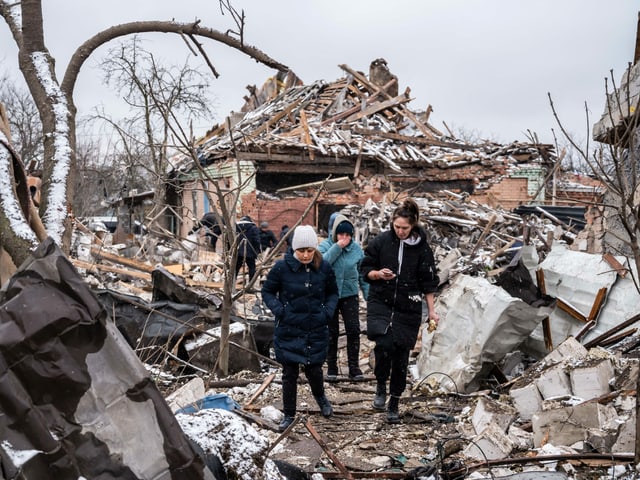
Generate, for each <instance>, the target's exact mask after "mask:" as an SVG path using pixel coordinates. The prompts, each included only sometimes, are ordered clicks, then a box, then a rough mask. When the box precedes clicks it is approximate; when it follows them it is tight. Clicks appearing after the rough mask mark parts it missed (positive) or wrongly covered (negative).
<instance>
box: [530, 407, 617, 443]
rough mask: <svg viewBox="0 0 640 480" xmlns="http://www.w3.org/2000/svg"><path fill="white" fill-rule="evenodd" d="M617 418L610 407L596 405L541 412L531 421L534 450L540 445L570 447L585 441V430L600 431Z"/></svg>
mask: <svg viewBox="0 0 640 480" xmlns="http://www.w3.org/2000/svg"><path fill="white" fill-rule="evenodd" d="M616 415H617V414H616V411H615V409H614V408H613V407H611V406H609V405H600V404H598V403H596V402H588V403H581V404H579V405H575V406H567V407H560V408H556V409H553V410H544V411H540V412H537V413H536V414H534V415H533V417H532V418H531V425H532V427H533V439H534V442H535V445H536V447H539V446H541V445H542V444H543V443H544V444H546V443H551V444H553V445H556V446H558V445H573V444H574V443H576V442H579V441H582V440H584V435H585V431H586V430H587V429H589V428H596V429H601V428H602V427H603V426H604V425H605V424H606V423H607V422H608V421H610V420H611V419H614V418H615V417H616Z"/></svg>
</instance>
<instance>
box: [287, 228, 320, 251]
mask: <svg viewBox="0 0 640 480" xmlns="http://www.w3.org/2000/svg"><path fill="white" fill-rule="evenodd" d="M317 247H318V236H317V235H316V231H315V230H314V229H313V227H312V226H311V225H298V226H297V227H296V229H295V230H294V232H293V240H291V248H293V249H294V250H298V249H299V248H317Z"/></svg>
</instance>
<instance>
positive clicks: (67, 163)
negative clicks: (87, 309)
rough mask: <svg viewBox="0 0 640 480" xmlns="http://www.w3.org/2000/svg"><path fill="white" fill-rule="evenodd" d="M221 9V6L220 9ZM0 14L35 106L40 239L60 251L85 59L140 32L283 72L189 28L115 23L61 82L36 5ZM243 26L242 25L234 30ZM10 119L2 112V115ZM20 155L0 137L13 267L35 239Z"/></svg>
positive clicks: (1, 226)
mask: <svg viewBox="0 0 640 480" xmlns="http://www.w3.org/2000/svg"><path fill="white" fill-rule="evenodd" d="M221 8H223V4H221ZM0 16H2V18H3V19H4V21H5V23H6V24H7V26H8V27H9V29H10V31H11V33H12V36H13V38H14V41H15V43H16V45H17V47H18V62H19V66H20V71H21V72H22V75H23V76H24V79H25V81H26V84H27V86H28V88H29V91H30V93H31V96H32V97H33V100H34V102H35V104H36V106H37V108H38V113H39V117H40V120H41V122H42V127H43V134H44V135H43V151H44V159H43V168H42V170H43V188H42V197H41V203H40V207H39V212H38V213H39V216H40V217H41V218H42V223H43V224H44V227H45V234H46V235H48V236H50V237H52V238H53V240H54V241H56V242H57V243H58V244H59V245H61V247H62V248H63V249H64V250H65V251H68V249H69V244H70V232H71V229H70V222H71V218H70V217H69V216H68V210H67V206H68V205H69V204H70V203H71V202H70V201H71V199H72V198H73V184H74V183H73V177H74V165H75V156H76V131H75V128H76V124H75V123H76V118H75V117H76V107H75V105H74V101H73V93H74V87H75V84H76V80H77V78H78V75H79V73H80V70H81V68H82V66H83V64H84V62H85V61H86V60H87V58H88V57H89V56H90V55H91V54H92V53H93V52H94V51H95V50H96V49H97V48H98V47H100V46H102V45H104V44H106V43H108V42H109V41H111V40H114V39H116V38H119V37H123V36H127V35H132V34H136V33H143V32H164V33H174V34H177V35H180V36H182V38H184V39H185V40H186V41H187V43H188V44H190V45H192V47H193V48H194V49H195V50H197V51H198V52H199V53H200V54H201V55H203V57H204V58H205V60H206V62H207V64H208V65H209V66H210V67H211V68H212V67H213V65H212V64H211V62H210V61H209V59H208V57H207V56H206V53H205V50H204V46H203V45H202V43H200V40H199V39H201V38H209V39H212V40H215V41H218V42H221V43H223V44H225V45H227V46H229V47H231V48H235V49H237V50H239V51H241V52H243V53H245V54H246V55H248V56H249V57H251V58H253V59H255V60H256V61H258V62H261V63H263V64H265V65H267V66H270V67H273V68H276V69H279V70H286V66H284V65H283V64H281V63H279V62H277V61H276V60H274V59H272V58H271V57H269V56H268V55H266V54H265V53H264V52H262V51H261V50H259V49H257V48H255V47H252V46H249V45H246V44H244V42H243V41H242V35H240V40H238V39H237V38H236V36H232V35H231V34H226V33H222V32H220V31H217V30H213V29H210V28H206V27H203V26H201V25H200V22H199V21H195V22H193V23H186V24H185V23H179V22H174V21H139V22H131V23H126V24H121V25H116V26H113V27H111V28H108V29H106V30H104V31H102V32H99V33H97V34H96V35H95V36H93V37H92V38H90V39H88V40H87V41H86V42H84V43H83V44H82V45H80V46H79V47H78V49H77V50H76V51H75V53H74V54H73V55H72V57H71V60H70V62H69V64H68V65H67V68H66V71H65V74H64V77H63V80H62V82H60V81H59V80H58V77H57V75H56V72H55V69H54V58H53V56H52V55H51V53H50V52H49V50H48V49H47V46H46V44H45V40H44V30H43V17H42V5H41V0H23V1H21V2H13V1H9V0H0ZM241 26H243V24H241ZM9 116H10V114H9ZM0 131H2V132H3V131H4V130H3V129H2V130H0ZM23 177H24V167H23V165H22V163H21V161H20V157H19V155H18V153H17V152H16V151H15V149H14V148H13V147H12V143H11V139H10V138H8V137H7V136H6V134H3V133H0V181H2V182H3V183H2V185H1V186H0V232H1V233H0V242H1V244H2V246H3V247H4V248H5V250H6V251H7V252H8V253H9V254H10V255H11V257H12V258H13V260H14V263H15V264H20V263H22V261H24V260H25V259H26V258H27V257H28V255H29V252H30V250H31V249H32V248H34V247H35V246H36V245H37V244H38V243H39V242H40V241H41V240H42V238H39V236H38V235H36V233H37V232H36V231H34V228H33V223H32V222H30V219H31V216H32V215H30V212H31V211H32V208H31V207H32V204H31V206H30V205H29V204H28V202H27V201H26V200H25V201H24V202H22V203H21V202H20V199H23V198H27V199H28V198H29V195H28V189H27V186H26V182H24V181H23V180H22V178H23Z"/></svg>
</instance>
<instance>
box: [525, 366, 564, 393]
mask: <svg viewBox="0 0 640 480" xmlns="http://www.w3.org/2000/svg"><path fill="white" fill-rule="evenodd" d="M534 382H535V384H536V387H538V390H539V391H540V394H541V395H542V398H544V399H545V400H548V399H551V398H558V397H570V396H571V382H570V380H569V375H567V372H566V371H565V365H564V364H563V363H558V364H556V365H553V366H551V367H549V368H547V369H546V370H543V371H542V373H540V375H539V376H538V378H536V379H535V381H534Z"/></svg>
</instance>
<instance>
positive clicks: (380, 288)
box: [361, 198, 439, 423]
mask: <svg viewBox="0 0 640 480" xmlns="http://www.w3.org/2000/svg"><path fill="white" fill-rule="evenodd" d="M419 219H420V210H419V209H418V205H417V204H416V202H415V201H414V200H412V199H410V198H409V199H406V200H405V201H404V202H403V203H402V205H400V206H399V207H398V208H396V209H395V210H394V212H393V215H392V218H391V230H388V231H385V232H383V233H381V234H380V235H378V236H376V237H375V238H373V239H372V240H371V241H370V242H369V244H368V245H367V248H366V249H365V252H364V254H365V256H364V260H363V261H362V266H361V271H362V275H363V276H364V278H365V279H366V280H367V281H368V282H369V283H370V284H371V287H370V288H369V296H368V297H367V336H368V338H369V339H370V340H374V341H375V342H376V346H375V349H374V353H375V370H374V373H375V376H376V380H377V388H376V396H375V399H374V401H373V407H374V408H375V409H377V410H384V408H385V404H386V400H387V381H389V394H390V397H391V398H390V399H389V405H388V406H387V422H389V423H397V422H399V421H400V416H399V413H398V403H399V399H400V396H401V395H402V392H404V390H405V388H406V386H407V370H408V366H409V354H410V353H411V349H412V348H413V347H414V345H415V343H416V339H417V337H418V331H419V329H420V324H421V322H422V299H423V298H424V299H425V300H426V302H427V306H428V308H429V321H430V322H433V323H435V324H436V325H437V322H438V320H439V317H438V314H437V313H436V311H435V309H434V295H433V294H434V292H435V291H436V290H437V288H438V275H437V271H436V265H435V260H434V258H433V252H432V251H431V248H430V247H429V245H428V243H427V234H426V232H425V230H424V228H422V226H421V225H420V222H419Z"/></svg>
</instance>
